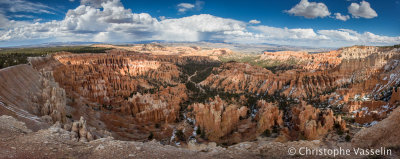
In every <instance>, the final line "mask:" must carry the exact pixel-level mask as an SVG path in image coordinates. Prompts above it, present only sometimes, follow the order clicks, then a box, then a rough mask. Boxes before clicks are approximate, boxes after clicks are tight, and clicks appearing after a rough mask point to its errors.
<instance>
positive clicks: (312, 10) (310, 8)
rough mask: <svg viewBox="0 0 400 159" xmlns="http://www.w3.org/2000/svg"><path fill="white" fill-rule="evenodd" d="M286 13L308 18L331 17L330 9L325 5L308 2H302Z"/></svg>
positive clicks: (306, 0)
mask: <svg viewBox="0 0 400 159" xmlns="http://www.w3.org/2000/svg"><path fill="white" fill-rule="evenodd" d="M285 12H287V13H289V14H293V15H295V16H303V17H306V18H317V17H321V18H323V17H326V16H329V15H331V13H330V12H329V10H328V7H327V6H326V5H325V4H324V3H317V2H308V0H301V1H300V3H299V4H297V5H295V6H294V7H293V8H292V9H290V10H288V11H285Z"/></svg>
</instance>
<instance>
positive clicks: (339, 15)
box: [335, 13, 350, 21]
mask: <svg viewBox="0 0 400 159" xmlns="http://www.w3.org/2000/svg"><path fill="white" fill-rule="evenodd" d="M335 18H336V19H338V20H342V21H347V20H349V19H350V16H349V15H342V14H340V13H335Z"/></svg>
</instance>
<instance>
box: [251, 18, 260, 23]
mask: <svg viewBox="0 0 400 159" xmlns="http://www.w3.org/2000/svg"><path fill="white" fill-rule="evenodd" d="M249 23H250V24H260V23H261V22H260V21H259V20H255V19H253V20H250V21H249Z"/></svg>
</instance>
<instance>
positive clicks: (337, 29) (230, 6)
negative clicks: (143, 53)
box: [0, 0, 400, 47]
mask: <svg viewBox="0 0 400 159" xmlns="http://www.w3.org/2000/svg"><path fill="white" fill-rule="evenodd" d="M141 41H168V42H197V41H214V42H227V43H267V44H278V45H293V46H312V47H344V46H351V45H393V44H400V0H151V1H150V0H57V1H48V0H0V47H8V46H19V45H36V44H41V43H54V42H101V43H115V44H118V43H131V42H132V43H133V42H141Z"/></svg>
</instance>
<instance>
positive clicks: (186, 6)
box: [177, 0, 204, 13]
mask: <svg viewBox="0 0 400 159" xmlns="http://www.w3.org/2000/svg"><path fill="white" fill-rule="evenodd" d="M203 5H204V2H203V1H199V0H197V1H196V2H195V3H194V4H192V3H179V4H178V5H177V8H178V12H179V13H185V12H186V11H189V10H197V11H199V10H201V9H202V8H203Z"/></svg>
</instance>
